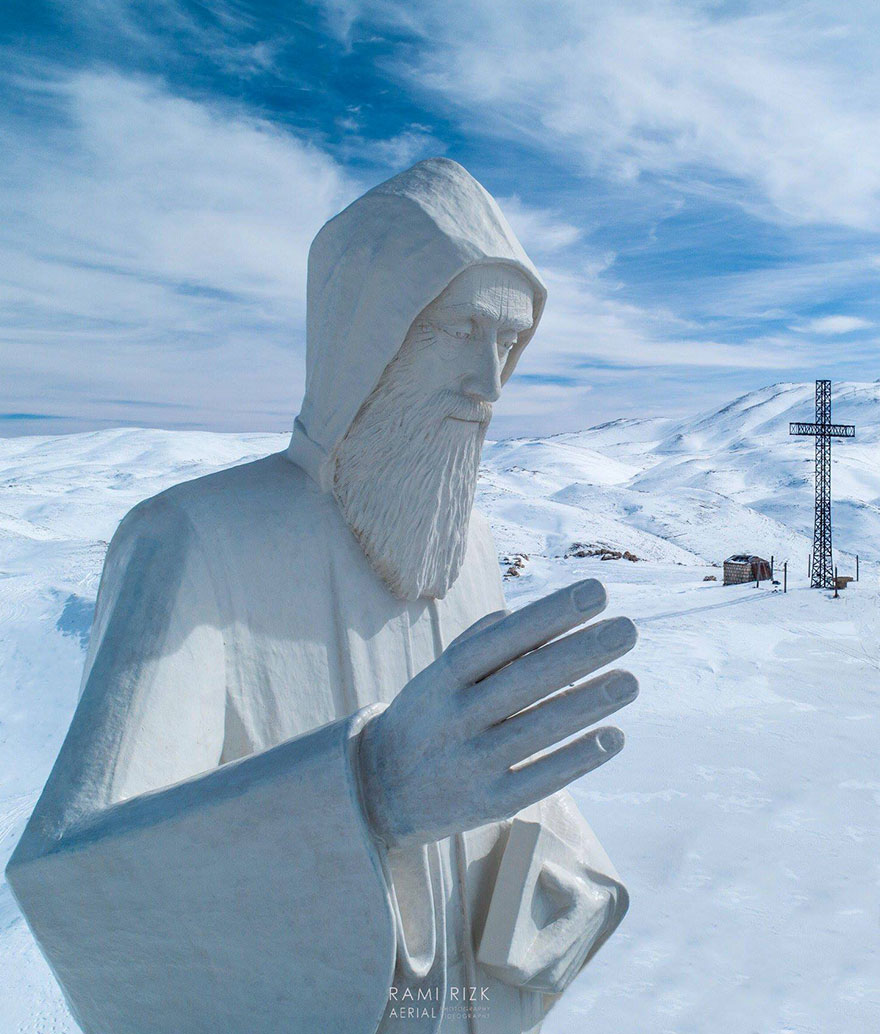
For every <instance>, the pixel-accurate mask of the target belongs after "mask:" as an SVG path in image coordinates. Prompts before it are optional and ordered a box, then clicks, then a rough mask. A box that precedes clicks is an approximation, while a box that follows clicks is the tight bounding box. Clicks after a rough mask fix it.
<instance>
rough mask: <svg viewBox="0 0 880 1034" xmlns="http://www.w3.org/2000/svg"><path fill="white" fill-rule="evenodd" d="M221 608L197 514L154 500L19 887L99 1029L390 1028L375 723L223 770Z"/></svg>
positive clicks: (262, 1032) (125, 565) (114, 546)
mask: <svg viewBox="0 0 880 1034" xmlns="http://www.w3.org/2000/svg"><path fill="white" fill-rule="evenodd" d="M215 598H216V594H215V592H214V586H212V584H211V573H210V565H209V564H208V563H207V562H206V559H205V556H204V555H203V553H202V551H201V550H200V547H199V543H198V539H197V535H196V530H195V528H194V527H193V525H192V523H191V522H190V521H189V520H188V519H187V518H186V517H185V515H184V514H182V513H181V512H180V511H179V510H178V509H177V508H176V507H175V506H173V505H171V504H168V503H164V502H162V497H158V501H157V500H153V501H150V502H149V503H148V504H142V506H141V507H138V508H136V509H135V511H133V512H132V514H131V515H129V517H128V518H127V519H126V521H124V522H123V525H122V526H121V527H120V530H119V532H118V533H117V535H116V536H115V537H114V540H113V543H111V547H110V550H109V551H108V556H107V560H106V563H105V568H104V574H103V576H102V582H101V588H100V591H99V599H98V607H97V612H96V618H95V623H94V629H93V642H92V644H91V647H90V652H89V657H88V660H87V668H86V676H85V679H84V686H83V693H82V696H81V699H80V703H79V706H78V707H77V710H76V713H75V715H74V718H73V721H72V724H71V727H70V731H69V733H68V735H67V738H66V740H65V743H64V746H63V747H62V750H61V752H60V754H59V757H58V760H57V762H56V764H55V767H54V769H53V771H52V774H51V776H50V778H49V781H48V783H47V785H46V788H45V790H44V791H43V795H42V797H41V798H40V801H39V802H38V805H37V808H36V809H35V811H34V814H33V816H32V817H31V820H30V822H29V824H28V827H27V829H26V830H25V833H24V835H23V837H22V840H21V842H20V844H19V846H18V848H17V849H16V852H15V854H14V855H13V857H12V860H11V861H10V864H9V868H8V870H7V876H8V879H9V883H10V885H11V887H12V889H13V892H14V894H15V896H16V898H17V900H18V902H19V904H20V906H21V909H22V911H23V912H24V914H25V916H26V918H27V920H28V923H29V925H30V927H31V929H32V931H33V933H34V936H35V938H36V940H37V942H38V944H39V945H40V947H41V949H42V951H43V953H44V955H45V956H46V958H47V959H48V961H49V963H50V965H51V967H52V969H53V971H54V973H55V976H56V977H57V979H58V981H59V983H60V984H61V987H62V989H63V991H64V993H65V996H66V998H67V1001H68V1004H69V1005H70V1008H71V1010H72V1012H73V1015H74V1017H75V1018H76V1020H77V1022H78V1023H79V1024H80V1026H81V1027H82V1029H83V1030H84V1031H85V1032H86V1034H99V1032H100V1034H106V1032H112V1034H145V1032H146V1031H149V1032H150V1034H216V1032H217V1031H247V1032H248V1034H270V1032H271V1034H278V1032H279V1031H287V1030H290V1031H292V1030H296V1031H302V1032H312V1031H314V1032H321V1034H324V1032H328V1034H329V1032H335V1031H339V1032H343V1031H344V1032H345V1034H373V1032H374V1031H375V1029H376V1026H377V1024H378V1021H379V1018H380V1017H381V1015H382V1012H383V1010H384V1007H385V1004H386V1001H387V995H388V986H389V983H390V980H391V973H392V970H393V965H394V956H395V937H394V927H393V924H392V919H391V912H390V906H389V902H388V894H387V890H386V887H385V883H384V881H383V877H382V874H381V867H380V864H379V861H378V859H377V857H376V852H375V849H374V847H373V846H372V841H371V839H370V837H369V834H368V831H367V828H366V825H365V821H364V818H363V810H362V807H361V803H360V799H359V796H358V794H359V790H358V786H357V781H356V778H355V771H356V770H355V768H354V766H353V763H352V751H353V744H354V743H355V742H356V739H355V738H356V736H357V733H358V730H359V728H360V726H361V725H362V723H363V721H364V720H365V718H366V717H367V716H368V713H367V712H359V713H358V714H355V715H353V716H351V717H349V718H346V719H343V720H341V721H337V722H333V723H330V724H329V725H325V726H323V727H322V728H320V729H317V730H314V731H312V732H310V733H307V734H305V735H303V736H301V737H298V738H296V739H294V740H290V741H287V742H285V743H282V744H281V745H280V746H278V747H275V748H273V749H271V750H268V751H265V752H263V753H260V754H258V755H254V756H252V757H249V758H245V759H242V760H240V761H236V762H232V763H230V764H225V765H220V764H219V762H220V758H221V752H222V745H223V736H224V721H225V693H226V689H225V673H224V649H223V636H224V627H223V622H222V621H221V620H220V616H219V614H218V611H217V607H216V603H215ZM218 766H219V767H218Z"/></svg>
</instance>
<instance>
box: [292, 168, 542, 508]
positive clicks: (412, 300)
mask: <svg viewBox="0 0 880 1034" xmlns="http://www.w3.org/2000/svg"><path fill="white" fill-rule="evenodd" d="M486 263H504V264H507V265H511V266H514V267H516V268H517V269H518V270H520V271H521V272H522V273H523V274H525V276H526V277H527V279H528V280H529V281H530V282H531V283H532V284H533V285H534V288H535V321H534V323H533V325H532V327H531V328H530V329H529V330H527V331H524V332H523V333H521V334H520V335H519V338H518V340H517V343H516V345H515V346H514V347H513V349H511V352H510V355H509V356H508V359H507V364H506V365H505V367H504V371H503V373H502V378H501V379H502V381H506V380H507V378H508V377H509V376H510V374H511V373H512V371H513V368H514V367H515V366H516V363H517V360H518V359H519V356H520V353H521V352H522V350H523V349H524V348H525V346H526V345H527V344H528V342H529V339H530V338H531V336H532V334H533V333H534V330H535V327H536V326H537V324H538V320H539V319H540V317H541V312H542V311H543V308H544V302H545V300H546V297H547V290H546V288H545V286H544V284H543V282H542V281H541V278H540V277H539V276H538V273H537V271H536V270H535V267H534V266H533V265H532V263H531V262H530V261H529V258H528V256H527V255H526V253H525V252H524V251H523V249H522V246H521V244H520V243H519V241H518V240H517V239H516V236H515V235H514V233H513V230H511V228H510V226H509V225H508V223H507V220H506V219H505V218H504V216H503V215H502V213H501V210H500V209H499V207H498V205H497V204H496V202H495V200H494V199H493V198H492V197H491V196H490V194H489V193H488V192H487V191H486V190H485V189H484V188H483V187H482V186H480V184H479V183H477V181H476V180H475V179H474V178H473V176H471V175H470V173H468V172H467V171H466V170H465V169H463V168H462V167H461V166H460V165H459V164H457V163H456V162H453V161H450V160H449V159H447V158H429V159H428V160H427V161H423V162H419V163H418V164H417V165H414V166H413V167H412V168H411V169H407V171H406V172H402V173H400V174H399V175H397V176H394V177H393V178H392V179H390V180H386V182H385V183H380V184H379V186H378V187H374V188H373V189H372V190H370V191H369V192H368V193H366V194H364V195H363V197H360V198H358V200H357V201H354V202H353V203H352V204H350V205H349V206H348V208H346V209H345V210H344V211H343V212H340V213H339V215H337V216H335V218H333V219H331V220H330V221H329V222H328V223H325V225H324V226H323V228H322V229H321V231H320V232H319V233H318V235H317V236H316V237H315V239H314V241H313V242H312V247H311V249H310V250H309V272H308V302H307V319H306V328H307V348H306V390H305V397H304V398H303V404H302V409H301V411H300V414H299V416H298V417H297V418H296V423H295V425H294V431H293V437H292V439H291V442H290V447H289V448H288V452H287V454H288V457H289V458H290V459H291V460H293V461H294V462H295V463H297V464H298V465H299V466H301V467H303V469H305V470H306V471H307V472H308V473H309V474H310V475H311V476H312V478H314V480H315V481H317V482H318V484H320V485H321V487H322V488H324V489H325V490H326V489H328V488H329V487H330V485H331V483H332V470H331V469H330V468H331V458H332V455H333V451H334V449H335V448H336V446H337V445H338V444H339V442H340V441H341V440H342V438H343V437H344V436H345V433H346V431H347V430H348V429H349V427H350V426H351V424H352V421H353V420H354V418H355V416H356V415H357V413H358V410H359V409H360V407H361V405H362V404H363V403H364V401H365V400H366V399H367V397H368V396H369V394H370V392H371V391H372V390H373V388H375V386H376V385H377V384H378V382H379V378H380V377H381V376H382V372H383V371H384V369H385V367H386V366H387V365H388V363H389V362H390V361H391V360H392V359H393V358H394V356H395V355H396V354H397V352H398V350H399V349H400V346H401V345H402V344H403V341H404V338H405V337H406V335H407V332H408V331H409V328H410V326H411V325H412V323H413V321H414V320H415V318H416V316H418V314H419V313H420V312H421V311H422V310H423V309H424V308H425V306H427V305H428V304H430V302H432V301H433V300H434V299H435V298H436V297H437V296H438V295H439V294H440V293H441V292H442V291H443V290H444V289H445V288H446V287H447V286H448V284H449V283H450V282H451V281H452V280H453V279H454V278H455V277H456V276H458V274H459V273H461V272H463V271H464V270H465V269H467V268H468V267H469V266H474V265H483V264H486Z"/></svg>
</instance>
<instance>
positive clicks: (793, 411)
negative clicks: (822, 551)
mask: <svg viewBox="0 0 880 1034" xmlns="http://www.w3.org/2000/svg"><path fill="white" fill-rule="evenodd" d="M832 412H833V414H834V419H835V421H837V422H840V423H844V422H846V423H855V424H856V428H857V432H856V433H857V437H856V439H855V440H854V441H850V440H847V441H843V442H840V443H839V444H838V443H835V445H834V446H833V456H834V469H833V494H834V529H835V547H837V548H838V549H839V550H840V557H839V560H840V565H841V569H844V568H846V569H848V568H849V567H850V566H852V560H851V555H852V554H855V553H859V554H860V555H861V556H862V557H866V558H871V559H878V560H880V382H876V383H872V384H840V385H838V386H837V387H836V389H835V391H834V394H833V400H832ZM814 413H815V406H814V386H813V385H812V384H775V385H772V386H770V387H768V388H762V389H761V390H759V391H754V392H751V393H750V394H748V395H744V396H742V397H741V398H738V399H737V400H736V401H734V402H732V403H730V405H728V406H725V407H724V408H722V409H720V410H714V411H712V412H709V413H707V414H705V415H703V416H699V417H696V418H691V419H689V420H685V421H675V420H657V419H651V420H643V421H639V420H619V421H614V422H613V423H610V424H603V425H601V426H600V427H595V428H591V429H590V430H587V431H581V432H576V433H571V434H561V435H556V436H554V437H552V438H544V439H535V440H530V439H515V440H510V441H503V442H496V443H494V444H492V445H490V446H489V447H488V448H487V450H486V458H485V467H484V478H483V485H482V491H481V497H480V503H481V506H482V508H483V509H484V510H486V511H488V512H489V513H490V514H491V515H492V517H493V520H494V522H495V523H496V524H497V526H498V528H499V529H501V532H502V534H501V539H502V542H503V547H504V548H505V549H506V550H508V551H509V552H517V551H521V552H526V553H528V552H530V551H534V552H537V553H547V554H550V555H555V554H559V553H564V552H565V550H566V548H567V547H568V546H569V545H570V544H571V543H572V542H585V541H587V540H589V541H590V542H593V543H596V544H599V545H609V546H612V547H614V548H617V549H621V550H623V549H628V550H630V551H632V552H633V553H635V554H636V555H638V556H644V557H646V558H648V559H652V560H665V561H669V562H672V563H718V562H719V561H721V560H723V559H724V557H725V556H727V555H729V554H730V553H734V552H744V551H751V552H758V553H761V554H764V555H767V556H768V557H769V556H770V555H775V556H776V557H777V558H778V559H781V560H782V559H791V561H792V563H793V564H795V563H796V564H798V565H799V566H805V564H806V562H807V556H808V553H809V549H810V541H811V537H812V521H813V463H814V459H813V440H812V439H805V438H793V437H790V436H789V429H788V425H789V421H792V420H812V419H813V416H814ZM516 514H519V515H520V516H521V517H522V520H521V521H518V520H517V518H516Z"/></svg>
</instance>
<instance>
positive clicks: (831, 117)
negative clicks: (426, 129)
mask: <svg viewBox="0 0 880 1034" xmlns="http://www.w3.org/2000/svg"><path fill="white" fill-rule="evenodd" d="M330 6H331V7H332V8H333V11H334V15H335V18H336V21H335V24H336V25H337V26H338V27H339V28H340V31H343V29H344V31H345V32H346V33H348V32H350V29H351V25H352V22H353V20H354V19H355V18H356V17H358V15H360V16H361V17H363V18H367V19H373V20H374V21H377V22H379V23H382V22H383V21H384V22H386V23H387V22H389V21H398V22H401V21H402V20H404V19H405V22H406V24H407V28H408V31H416V32H418V33H419V34H420V35H421V36H422V38H423V40H424V41H425V42H426V45H425V46H424V47H423V48H421V49H419V50H416V51H407V54H408V55H409V54H410V53H415V54H416V55H417V56H416V57H409V56H408V57H407V58H406V59H398V61H397V63H396V64H395V65H394V70H395V72H396V74H398V75H399V76H401V77H403V78H405V79H406V80H407V82H408V83H409V85H410V87H411V88H412V89H415V90H423V89H429V90H431V91H434V92H435V93H438V94H440V95H442V97H443V98H444V100H445V101H446V102H452V103H453V104H455V105H457V106H458V110H459V113H460V117H461V119H462V121H463V122H464V123H465V124H466V125H467V126H469V127H470V128H472V129H479V131H480V132H483V133H490V134H491V133H495V134H497V135H498V136H499V137H504V138H507V139H517V140H519V141H522V140H526V139H528V140H530V141H531V142H532V144H533V145H534V146H537V147H538V148H545V149H546V150H548V151H551V152H553V154H554V155H555V157H556V159H557V160H559V159H560V157H562V156H564V155H568V156H569V160H570V161H571V162H573V163H574V164H580V165H581V166H582V167H584V168H587V169H589V170H591V171H593V172H598V173H601V174H605V175H607V176H610V177H615V178H618V179H629V180H635V179H636V178H637V177H638V176H639V175H640V174H642V173H652V174H656V175H660V176H664V177H667V178H670V179H672V180H674V181H675V183H676V184H677V186H678V187H679V188H681V189H682V190H690V189H692V188H693V187H694V185H698V184H699V183H700V181H701V180H706V181H714V182H713V189H714V190H716V191H721V192H722V193H725V192H726V193H727V195H728V197H729V198H733V199H735V200H738V201H741V202H743V203H746V204H750V205H752V206H756V207H758V208H759V209H762V210H763V213H764V214H765V215H766V216H769V217H772V218H776V219H779V220H783V221H786V222H790V223H806V222H829V223H837V224H842V225H846V226H852V227H859V228H867V229H878V228H880V111H878V108H877V105H876V96H877V92H878V86H880V61H878V60H877V58H878V54H877V49H878V44H877V40H878V38H880V33H878V19H880V10H877V9H874V8H870V7H866V5H861V4H860V5H850V6H847V5H832V4H830V3H828V2H825V3H806V4H804V3H788V4H782V5H778V6H775V7H771V8H767V9H764V10H763V11H761V12H760V13H752V12H751V11H750V10H749V9H746V10H745V12H742V11H740V12H739V13H729V12H725V11H724V10H722V9H721V8H719V7H718V6H716V5H712V4H705V3H703V2H699V0H686V2H683V0H675V2H673V0H627V2H623V3H617V4H607V3H600V2H598V0H554V2H553V3H546V4H545V3H540V2H537V0H536V2H535V3H530V4H523V3H519V2H518V0H476V2H475V0H444V2H442V3H440V2H439V0H438V2H429V3H426V4H423V5H419V7H418V8H412V7H411V6H410V5H406V6H405V7H404V6H403V5H397V4H389V3H387V2H385V0H363V2H361V3H355V2H352V0H347V2H345V3H339V2H333V3H332V4H331V5H330ZM404 61H405V62H406V63H404ZM731 180H732V181H733V182H731ZM725 181H726V182H725ZM743 184H745V185H747V186H748V188H749V189H748V191H745V190H744V189H743Z"/></svg>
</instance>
